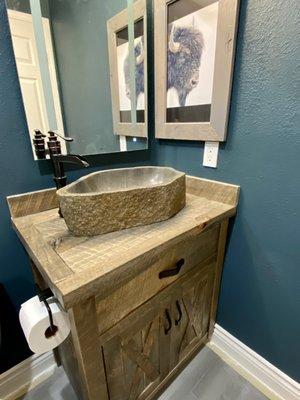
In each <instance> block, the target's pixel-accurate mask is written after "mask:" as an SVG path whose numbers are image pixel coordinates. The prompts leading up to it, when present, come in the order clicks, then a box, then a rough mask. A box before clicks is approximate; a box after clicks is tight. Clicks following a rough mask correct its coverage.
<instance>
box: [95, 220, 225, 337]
mask: <svg viewBox="0 0 300 400" xmlns="http://www.w3.org/2000/svg"><path fill="white" fill-rule="evenodd" d="M218 239H219V224H217V225H216V226H213V227H212V228H211V229H209V230H207V231H205V232H203V233H202V234H200V235H197V236H196V237H195V238H191V239H188V240H185V241H183V242H182V243H180V244H179V245H176V246H174V247H172V248H171V249H170V250H169V251H166V252H165V254H163V255H162V257H161V258H160V259H159V260H158V261H157V262H155V263H154V264H153V265H152V266H150V267H149V268H148V269H147V270H145V271H143V272H142V273H141V274H139V275H138V276H137V277H135V278H133V279H132V280H130V281H129V282H127V283H125V284H124V285H123V286H121V287H120V288H118V289H117V290H115V291H113V292H111V293H110V294H109V296H108V297H106V298H104V299H102V296H101V297H100V298H98V297H96V308H97V318H98V328H99V333H101V332H104V331H106V330H107V329H108V328H110V327H111V326H113V325H114V324H115V323H116V322H118V321H120V320H121V319H122V318H124V317H125V316H126V315H127V314H129V312H131V311H132V310H134V309H136V308H137V307H139V306H140V305H141V304H143V303H145V302H146V301H147V300H148V299H150V298H151V297H153V296H154V295H155V294H156V293H158V292H160V291H161V290H162V289H164V288H165V287H167V286H169V285H170V284H172V283H173V282H175V281H176V280H178V279H179V278H181V277H182V275H184V274H186V273H187V272H189V271H190V270H191V269H192V268H193V267H195V266H196V268H197V269H201V268H202V267H203V266H205V265H206V264H207V262H208V261H214V260H216V257H217V248H218ZM180 259H184V265H183V267H182V268H181V270H180V273H179V274H178V275H175V276H171V277H168V278H164V279H159V272H161V271H162V270H166V269H170V268H172V267H174V266H175V265H176V262H177V261H178V260H180ZM120 299H122V301H121V302H120Z"/></svg>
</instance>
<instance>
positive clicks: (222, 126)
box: [154, 0, 239, 142]
mask: <svg viewBox="0 0 300 400" xmlns="http://www.w3.org/2000/svg"><path fill="white" fill-rule="evenodd" d="M176 1H182V2H183V3H184V1H185V0H176ZM172 3H174V0H171V1H170V0H155V1H154V24H155V25H154V43H155V132H156V133H155V136H156V138H158V139H176V140H198V141H219V142H222V141H225V140H226V135H227V125H228V114H229V107H230V97H231V88H232V73H233V67H234V57H235V45H236V33H237V25H238V12H239V0H219V1H218V2H217V3H218V14H217V22H216V27H217V29H216V41H215V43H216V44H215V54H214V69H213V80H212V95H211V105H210V118H209V121H208V122H167V86H168V50H169V46H170V33H169V27H168V6H169V5H170V4H172ZM197 3H198V4H200V7H201V6H202V7H205V6H208V5H210V4H212V3H216V0H214V1H209V0H202V1H198V2H197ZM176 44H177V43H176V42H175V45H176ZM173 45H174V42H173Z"/></svg>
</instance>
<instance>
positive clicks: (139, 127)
mask: <svg viewBox="0 0 300 400" xmlns="http://www.w3.org/2000/svg"><path fill="white" fill-rule="evenodd" d="M133 16H134V22H136V21H138V20H141V19H143V26H144V27H143V29H144V51H145V56H144V94H145V122H137V123H136V124H133V123H131V122H129V123H127V122H121V120H120V97H119V95H120V93H119V75H118V59H117V33H118V32H120V31H121V30H122V29H124V28H126V27H127V26H128V10H127V9H124V10H123V11H121V12H120V13H119V14H117V15H115V16H114V17H112V18H111V19H109V20H108V21H107V39H108V54H109V69H110V88H111V99H112V115H113V127H114V134H115V135H122V136H133V137H145V138H147V137H148V85H147V81H148V79H147V7H146V0H137V1H135V2H134V4H133Z"/></svg>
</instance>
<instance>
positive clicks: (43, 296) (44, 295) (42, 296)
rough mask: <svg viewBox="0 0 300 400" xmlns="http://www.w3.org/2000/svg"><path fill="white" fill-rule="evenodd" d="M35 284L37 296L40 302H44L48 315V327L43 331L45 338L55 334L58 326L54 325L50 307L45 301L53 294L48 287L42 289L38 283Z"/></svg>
mask: <svg viewBox="0 0 300 400" xmlns="http://www.w3.org/2000/svg"><path fill="white" fill-rule="evenodd" d="M35 286H36V290H37V295H38V298H39V300H40V301H41V302H43V303H44V304H45V307H46V309H47V312H48V315H49V323H50V325H49V328H47V329H46V331H45V336H46V338H50V337H52V336H55V334H56V332H57V331H58V327H57V326H56V325H54V322H53V315H52V311H51V308H50V306H49V303H48V301H47V299H49V298H50V297H53V296H54V295H53V292H52V290H51V289H50V288H47V289H44V290H42V289H41V288H40V287H39V285H38V284H35Z"/></svg>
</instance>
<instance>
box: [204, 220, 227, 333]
mask: <svg viewBox="0 0 300 400" xmlns="http://www.w3.org/2000/svg"><path fill="white" fill-rule="evenodd" d="M227 229H228V218H227V219H225V220H224V221H223V222H222V223H221V227H220V233H219V242H218V255H217V262H216V269H215V278H214V289H213V296H212V303H211V309H210V319H209V328H208V340H210V339H211V337H212V334H213V332H214V328H215V322H216V314H217V307H218V300H219V290H220V284H221V277H222V269H223V261H224V255H225V246H226V237H227Z"/></svg>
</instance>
